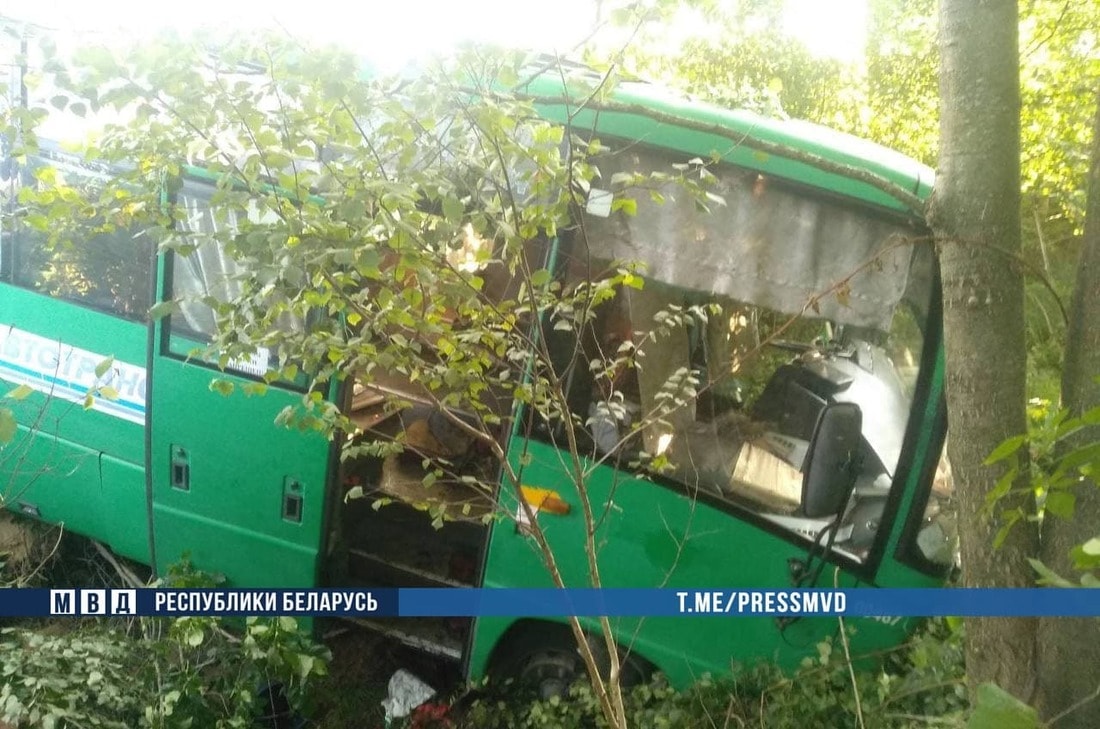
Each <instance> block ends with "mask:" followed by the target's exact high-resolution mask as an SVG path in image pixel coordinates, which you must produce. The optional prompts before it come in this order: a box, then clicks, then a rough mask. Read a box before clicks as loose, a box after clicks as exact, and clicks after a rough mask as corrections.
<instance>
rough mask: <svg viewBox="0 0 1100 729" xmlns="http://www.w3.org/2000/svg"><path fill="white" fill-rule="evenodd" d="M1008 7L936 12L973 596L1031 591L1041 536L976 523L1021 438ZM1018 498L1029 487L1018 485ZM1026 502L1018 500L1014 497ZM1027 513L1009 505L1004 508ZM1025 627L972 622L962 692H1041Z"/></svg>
mask: <svg viewBox="0 0 1100 729" xmlns="http://www.w3.org/2000/svg"><path fill="white" fill-rule="evenodd" d="M1017 28H1018V17H1017V6H1016V3H1015V2H1012V1H1011V0H942V1H941V3H940V47H941V53H942V70H941V74H940V98H941V115H940V158H939V163H938V169H937V175H936V190H935V193H934V197H933V201H932V209H931V221H932V226H933V229H934V231H935V233H936V239H937V249H938V252H939V256H940V264H941V268H942V278H943V294H944V336H945V341H946V349H947V372H946V377H947V380H946V389H947V404H948V413H949V420H950V427H951V434H952V436H951V438H950V444H949V450H948V455H949V457H950V459H951V466H952V469H953V471H954V476H955V485H956V488H957V490H958V496H959V511H960V513H959V527H960V528H959V532H960V536H961V549H962V564H963V580H964V582H965V584H966V585H967V586H971V587H994V586H996V587H1029V586H1033V585H1034V577H1033V572H1032V570H1031V567H1030V565H1029V564H1028V562H1027V558H1029V557H1033V556H1034V555H1036V554H1037V553H1038V533H1037V531H1036V529H1035V528H1034V526H1033V525H1032V524H1031V523H1028V522H1024V523H1022V524H1018V525H1017V526H1016V527H1015V528H1014V529H1013V530H1012V532H1011V533H1010V535H1009V537H1008V539H1007V540H1006V541H1005V543H1004V544H1003V545H1002V546H1001V547H1000V548H999V549H996V550H994V548H993V542H994V537H995V535H996V533H997V531H998V528H999V526H1000V522H999V520H998V519H997V518H993V519H990V518H987V517H985V516H983V507H984V506H985V502H986V494H988V493H989V491H990V490H991V489H992V488H993V486H994V484H995V483H996V482H997V479H998V477H999V476H1000V475H1001V474H1002V473H1003V471H1004V468H1005V464H998V465H997V466H994V467H987V466H984V465H983V461H984V460H985V458H986V457H987V456H988V455H989V454H990V452H992V451H993V449H994V448H996V446H997V445H998V444H1000V443H1001V442H1002V441H1003V440H1004V439H1006V438H1008V437H1010V436H1014V435H1018V434H1020V433H1023V432H1025V430H1026V413H1025V409H1024V405H1025V401H1026V367H1025V351H1026V349H1025V341H1024V316H1023V302H1024V292H1023V277H1022V274H1021V270H1020V267H1019V266H1018V265H1017V259H1016V255H1017V254H1018V252H1019V250H1020V141H1019V140H1020V129H1019V125H1020V121H1019V120H1020V92H1019V53H1018V48H1017V45H1018V43H1017V39H1018V31H1017ZM1018 485H1020V486H1023V485H1024V484H1022V483H1021V484H1018ZM1023 498H1026V497H1020V499H1023ZM1017 506H1023V507H1024V508H1025V509H1026V508H1029V507H1028V506H1027V505H1026V503H1024V502H1023V501H1021V500H1019V499H1017V500H1015V501H1013V500H1012V499H1011V498H1010V499H1005V500H1004V501H1002V503H1001V507H1002V508H1005V507H1008V508H1014V507H1017ZM1037 627H1038V621H1037V620H1034V619H1027V618H1025V619H1005V618H992V619H970V620H968V621H967V625H966V637H967V641H966V642H967V645H966V663H967V675H968V677H969V680H970V682H971V688H972V689H973V688H975V687H976V686H977V685H979V684H980V683H983V682H986V681H994V682H996V683H997V684H998V685H1000V686H1001V687H1002V688H1004V689H1005V690H1007V691H1009V692H1011V693H1012V694H1014V695H1016V696H1017V697H1019V698H1020V699H1022V700H1025V701H1030V700H1032V699H1033V696H1034V692H1035V689H1036V681H1035V670H1034V669H1035V650H1036V634H1037Z"/></svg>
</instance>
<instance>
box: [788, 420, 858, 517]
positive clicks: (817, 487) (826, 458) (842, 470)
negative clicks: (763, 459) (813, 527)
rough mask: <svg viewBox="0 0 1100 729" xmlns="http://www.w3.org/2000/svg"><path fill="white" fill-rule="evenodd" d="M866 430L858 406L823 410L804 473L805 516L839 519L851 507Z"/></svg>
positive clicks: (812, 439) (803, 500)
mask: <svg viewBox="0 0 1100 729" xmlns="http://www.w3.org/2000/svg"><path fill="white" fill-rule="evenodd" d="M862 427H863V412H862V411H861V410H860V409H859V406H858V405H856V404H854V403H849V402H838V403H830V404H829V405H826V406H825V407H824V408H823V409H822V411H821V414H820V415H819V416H818V418H817V424H816V425H815V427H814V433H813V437H812V438H811V439H810V450H809V453H807V455H806V463H805V468H804V469H803V474H804V475H803V479H802V515H803V516H805V517H807V518H810V519H821V518H825V517H830V516H837V515H839V514H840V512H841V510H843V509H844V506H845V505H846V504H847V503H848V499H849V497H850V496H851V495H852V489H853V488H855V484H856V475H857V474H858V472H859V463H858V460H859V449H860V438H861V430H862Z"/></svg>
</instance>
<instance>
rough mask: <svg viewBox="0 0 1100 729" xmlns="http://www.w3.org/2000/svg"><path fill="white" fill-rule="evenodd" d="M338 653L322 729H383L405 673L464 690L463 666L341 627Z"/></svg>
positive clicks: (332, 629)
mask: <svg viewBox="0 0 1100 729" xmlns="http://www.w3.org/2000/svg"><path fill="white" fill-rule="evenodd" d="M322 630H323V631H324V635H325V636H326V637H325V644H326V645H327V646H328V647H329V650H331V651H332V663H331V664H330V665H329V675H328V676H327V677H325V678H324V679H323V680H322V682H321V683H320V684H319V686H318V687H317V691H316V693H315V700H316V706H315V707H313V709H312V711H311V712H310V713H311V715H312V719H313V721H314V724H313V725H312V726H314V727H315V728H316V729H383V727H384V726H385V711H384V710H383V708H382V700H383V699H384V698H386V689H387V684H388V683H389V680H390V677H391V676H392V675H393V674H394V672H396V671H397V670H398V669H402V668H403V669H405V670H407V671H410V672H411V673H412V674H413V675H415V676H417V677H418V678H419V679H420V680H422V681H424V682H425V683H427V684H428V685H430V686H432V687H433V688H435V689H436V691H437V695H438V696H442V697H448V696H451V695H452V694H453V693H454V692H455V691H456V690H458V688H459V687H460V686H461V674H460V672H459V666H458V665H457V664H452V663H449V662H447V661H443V660H440V659H437V658H433V657H432V656H428V655H425V654H423V653H419V652H417V651H414V650H412V649H410V648H407V647H405V646H402V645H401V644H399V643H397V642H395V641H392V640H389V639H387V638H385V637H383V636H380V635H377V634H374V633H370V632H367V631H365V630H361V629H355V628H351V629H348V628H346V627H344V626H343V625H341V624H338V623H333V624H328V625H323V626H322ZM0 729H2V728H0Z"/></svg>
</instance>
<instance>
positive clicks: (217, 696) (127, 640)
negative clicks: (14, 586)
mask: <svg viewBox="0 0 1100 729" xmlns="http://www.w3.org/2000/svg"><path fill="white" fill-rule="evenodd" d="M167 582H168V584H172V585H173V586H187V587H208V586H211V585H212V584H213V580H211V579H210V578H208V577H206V576H204V575H201V574H199V573H196V572H193V571H191V570H190V569H189V568H188V567H187V565H184V566H183V567H182V568H180V569H175V570H173V571H172V572H171V573H170V575H169V577H168V580H167ZM236 627H237V628H239V630H238V635H233V634H231V633H230V632H229V631H227V630H226V629H225V626H224V621H222V620H221V619H217V618H171V619H170V618H140V619H136V620H134V621H132V622H129V623H121V622H118V621H108V620H102V621H83V622H77V623H53V624H50V625H47V626H46V627H45V629H40V630H32V629H29V628H4V629H2V630H0V724H2V723H3V722H7V723H9V724H13V725H15V726H33V727H43V728H44V729H53V728H54V727H57V728H61V727H69V726H72V727H95V728H97V729H99V728H102V729H108V728H110V729H113V728H115V727H119V728H124V729H130V728H132V727H150V728H157V729H162V728H163V729H168V728H172V729H174V728H176V727H179V728H180V729H183V728H194V729H228V728H230V727H254V726H256V718H257V717H258V716H262V715H265V714H267V715H270V714H272V713H273V712H272V709H271V706H270V703H272V702H274V701H275V700H279V699H281V698H282V696H280V694H284V695H285V698H286V699H287V701H289V703H290V705H292V706H293V705H299V706H300V705H301V704H302V702H304V701H305V699H306V690H307V689H308V688H309V687H310V685H311V683H312V681H313V679H315V678H316V677H317V676H320V675H324V674H325V672H326V670H327V662H328V660H329V654H328V651H327V649H325V648H324V647H322V646H318V645H316V644H315V643H313V641H312V640H311V638H310V637H309V636H308V635H307V634H305V633H303V632H302V631H301V630H300V629H299V626H298V623H297V621H296V620H294V619H293V618H286V617H283V618H264V619H260V618H248V619H246V620H244V621H237V625H236ZM59 628H61V629H62V630H59ZM265 688H266V689H267V691H264V689H265ZM265 703H267V704H269V705H265ZM280 703H282V702H280Z"/></svg>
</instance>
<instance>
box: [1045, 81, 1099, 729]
mask: <svg viewBox="0 0 1100 729" xmlns="http://www.w3.org/2000/svg"><path fill="white" fill-rule="evenodd" d="M1096 101H1097V108H1096V117H1095V119H1094V121H1093V138H1092V153H1091V155H1090V163H1089V176H1088V207H1087V209H1086V218H1085V237H1084V240H1083V241H1082V248H1081V259H1080V266H1079V268H1078V269H1077V284H1076V288H1075V289H1074V296H1073V305H1072V308H1071V311H1070V325H1069V329H1068V330H1067V332H1066V357H1065V366H1064V369H1063V370H1062V404H1063V405H1064V406H1065V407H1068V408H1070V409H1071V410H1072V411H1073V413H1074V414H1075V415H1079V414H1081V413H1082V412H1084V411H1086V410H1088V409H1090V408H1093V407H1096V406H1098V405H1100V384H1097V382H1096V381H1095V380H1094V378H1095V377H1097V376H1100V92H1098V93H1097V99H1096ZM1097 441H1100V428H1093V429H1092V432H1086V433H1081V434H1079V436H1078V437H1077V438H1076V439H1075V442H1073V443H1071V444H1069V447H1071V448H1072V447H1077V446H1082V445H1085V444H1086V443H1089V442H1097ZM1076 495H1077V504H1076V508H1075V510H1074V515H1073V520H1072V521H1062V520H1061V519H1055V518H1049V519H1047V520H1046V521H1045V523H1044V524H1043V531H1042V553H1041V554H1042V560H1043V562H1044V563H1046V564H1047V565H1048V566H1050V567H1051V568H1053V569H1054V570H1055V571H1056V572H1058V573H1059V574H1061V575H1065V576H1071V575H1073V574H1074V569H1073V564H1072V561H1071V560H1070V557H1069V551H1070V550H1071V549H1072V548H1073V547H1075V546H1076V545H1078V544H1082V543H1084V542H1086V541H1088V540H1089V539H1091V538H1093V537H1095V536H1097V535H1098V534H1100V489H1098V488H1097V484H1095V483H1085V484H1082V485H1080V486H1079V487H1078V488H1077V491H1076ZM1039 668H1040V672H1039V675H1040V685H1041V699H1040V703H1041V706H1040V708H1041V709H1042V712H1043V715H1044V716H1045V717H1046V718H1048V719H1049V718H1050V717H1052V716H1056V715H1059V714H1063V713H1064V712H1067V711H1069V710H1070V708H1071V707H1074V706H1075V705H1076V704H1078V703H1080V702H1082V701H1083V700H1084V699H1085V698H1086V697H1088V696H1089V695H1091V694H1092V693H1093V692H1095V691H1096V690H1097V689H1098V688H1100V618H1080V619H1054V618H1052V619H1046V620H1043V621H1041V624H1040V632H1039ZM1057 726H1058V728H1059V729H1095V727H1100V700H1092V701H1088V702H1086V703H1080V705H1079V706H1077V707H1076V708H1074V709H1073V710H1072V711H1069V713H1067V714H1065V716H1063V717H1062V718H1061V719H1059V720H1058V724H1057Z"/></svg>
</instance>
